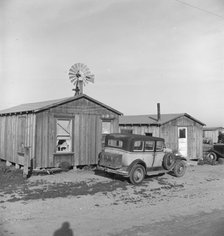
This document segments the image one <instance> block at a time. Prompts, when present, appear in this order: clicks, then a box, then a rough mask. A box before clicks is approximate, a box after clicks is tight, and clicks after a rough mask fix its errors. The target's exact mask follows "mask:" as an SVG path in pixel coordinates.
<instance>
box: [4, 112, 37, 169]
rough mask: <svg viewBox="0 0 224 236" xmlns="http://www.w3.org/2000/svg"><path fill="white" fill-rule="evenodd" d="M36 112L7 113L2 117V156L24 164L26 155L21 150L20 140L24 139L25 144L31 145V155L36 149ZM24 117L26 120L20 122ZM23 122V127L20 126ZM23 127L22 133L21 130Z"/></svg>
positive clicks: (26, 145)
mask: <svg viewBox="0 0 224 236" xmlns="http://www.w3.org/2000/svg"><path fill="white" fill-rule="evenodd" d="M34 116H35V115H34V114H24V115H20V114H18V115H16V114H15V115H7V116H1V117H0V158H1V159H3V160H7V161H10V162H12V163H16V164H21V165H23V159H24V155H23V154H22V153H21V152H20V151H21V148H22V147H21V146H19V144H18V141H19V140H21V139H23V145H24V146H25V147H30V156H31V158H33V154H34V152H33V150H34V136H33V133H34V130H35V119H34ZM21 119H23V120H24V122H22V123H21V122H20V120H21ZM21 124H22V127H19V126H20V125H21ZM21 129H22V133H21V132H19V130H21Z"/></svg>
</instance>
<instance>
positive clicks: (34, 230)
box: [0, 165, 224, 236]
mask: <svg viewBox="0 0 224 236" xmlns="http://www.w3.org/2000/svg"><path fill="white" fill-rule="evenodd" d="M3 172H5V174H4V175H3ZM10 173H11V172H10V171H9V172H8V171H6V170H5V169H3V170H2V174H1V175H0V236H9V235H19V236H20V235H22V236H40V235H41V236H45V235H46V236H53V235H54V236H71V235H74V236H75V235H84V236H90V235H93V236H94V235H96V236H98V235H99V236H100V235H102V236H103V235H108V236H115V235H122V236H124V235H149V236H161V235H163V236H164V235H167V236H171V235H172V236H175V235H176V236H177V235H181V236H185V235H188V236H189V235H198V236H199V235H203V236H205V235H207V236H210V235H216V236H221V235H224V226H223V223H224V165H214V166H211V165H189V166H188V169H187V172H186V174H185V176H184V177H181V178H176V177H173V176H171V175H169V174H165V175H160V176H153V177H148V178H146V179H145V180H144V182H143V183H142V185H140V186H133V185H131V184H129V182H128V181H127V180H126V179H123V178H120V177H117V176H110V175H107V174H104V173H102V172H97V171H93V170H70V171H68V172H62V173H58V174H54V175H44V176H31V177H30V178H29V179H28V180H25V181H24V179H23V178H22V173H20V172H19V171H18V172H17V175H16V178H15V176H14V175H10ZM5 176H9V177H7V181H6V180H5Z"/></svg>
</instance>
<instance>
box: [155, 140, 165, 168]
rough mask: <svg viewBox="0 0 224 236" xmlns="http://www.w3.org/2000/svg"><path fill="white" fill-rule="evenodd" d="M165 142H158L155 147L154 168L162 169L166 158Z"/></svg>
mask: <svg viewBox="0 0 224 236" xmlns="http://www.w3.org/2000/svg"><path fill="white" fill-rule="evenodd" d="M163 150H164V142H163V141H160V140H159V141H156V147H155V158H154V163H153V167H161V166H162V163H163V157H164V151H163Z"/></svg>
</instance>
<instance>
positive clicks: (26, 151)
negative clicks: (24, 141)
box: [23, 147, 30, 178]
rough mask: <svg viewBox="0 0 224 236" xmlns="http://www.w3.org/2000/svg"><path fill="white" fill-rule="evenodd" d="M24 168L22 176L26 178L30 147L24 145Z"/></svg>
mask: <svg viewBox="0 0 224 236" xmlns="http://www.w3.org/2000/svg"><path fill="white" fill-rule="evenodd" d="M24 152H25V153H24V168H23V177H25V178H27V176H28V174H29V163H30V147H24Z"/></svg>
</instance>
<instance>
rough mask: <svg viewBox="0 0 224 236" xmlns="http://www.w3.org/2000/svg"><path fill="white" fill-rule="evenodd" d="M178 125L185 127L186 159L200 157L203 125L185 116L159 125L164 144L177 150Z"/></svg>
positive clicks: (201, 153)
mask: <svg viewBox="0 0 224 236" xmlns="http://www.w3.org/2000/svg"><path fill="white" fill-rule="evenodd" d="M178 127H187V138H188V159H200V158H202V155H203V152H202V139H203V138H202V135H203V131H202V129H203V127H202V125H200V124H198V123H197V122H195V121H193V120H191V119H189V118H187V117H185V116H183V117H180V118H178V119H176V120H174V121H171V122H169V123H167V124H165V125H163V126H162V127H161V137H162V138H164V139H165V141H166V146H167V147H169V148H172V149H173V150H178Z"/></svg>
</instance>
